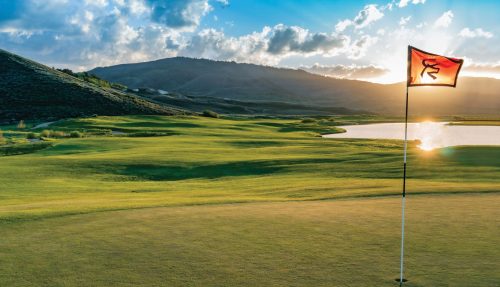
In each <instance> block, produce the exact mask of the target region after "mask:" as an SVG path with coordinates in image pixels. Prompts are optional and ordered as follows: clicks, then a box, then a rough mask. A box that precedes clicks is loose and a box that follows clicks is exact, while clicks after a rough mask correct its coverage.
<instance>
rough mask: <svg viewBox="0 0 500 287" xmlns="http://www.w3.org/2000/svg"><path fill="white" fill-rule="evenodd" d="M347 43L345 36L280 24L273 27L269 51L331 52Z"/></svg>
mask: <svg viewBox="0 0 500 287" xmlns="http://www.w3.org/2000/svg"><path fill="white" fill-rule="evenodd" d="M345 44H346V37H345V36H339V35H327V34H325V33H310V32H309V31H308V30H306V29H303V28H301V27H296V26H292V27H287V26H284V25H282V24H280V25H277V26H275V27H274V28H273V33H272V36H271V37H270V39H269V43H268V48H267V52H269V53H271V54H283V53H287V52H299V53H300V52H302V53H314V52H325V53H329V52H330V51H332V50H334V49H336V48H342V47H344V46H345Z"/></svg>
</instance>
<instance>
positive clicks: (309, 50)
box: [180, 24, 350, 65]
mask: <svg viewBox="0 0 500 287" xmlns="http://www.w3.org/2000/svg"><path fill="white" fill-rule="evenodd" d="M349 41H350V39H349V38H348V37H347V36H344V35H337V34H325V33H311V32H310V31H309V30H307V29H303V28H301V27H297V26H291V27H289V26H285V25H283V24H279V25H276V26H274V27H272V28H271V27H264V28H263V29H262V31H261V32H254V33H251V34H249V35H245V36H240V37H228V36H226V35H225V34H224V33H223V32H222V31H217V30H215V29H204V30H202V31H200V32H199V33H198V34H196V35H194V36H193V37H192V38H191V39H190V40H189V42H188V44H187V45H186V46H185V47H184V48H183V49H182V50H181V51H180V55H183V56H189V57H201V58H209V59H216V60H228V61H237V62H247V63H248V62H250V63H257V64H268V65H274V64H277V63H279V61H280V60H281V59H283V58H285V57H288V56H290V55H303V56H307V55H314V54H322V55H337V54H340V53H346V51H348V49H347V45H348V44H349Z"/></svg>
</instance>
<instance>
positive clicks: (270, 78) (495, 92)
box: [91, 57, 500, 115]
mask: <svg viewBox="0 0 500 287" xmlns="http://www.w3.org/2000/svg"><path fill="white" fill-rule="evenodd" d="M91 72H92V73H95V74H96V75H98V76H100V77H102V78H104V79H106V80H109V81H112V82H118V83H121V84H124V85H127V86H129V87H131V88H140V87H150V88H154V89H162V90H165V91H169V92H180V93H183V94H187V95H190V96H198V97H217V98H225V99H231V100H239V101H245V102H286V103H293V104H301V105H306V106H328V107H337V108H341V107H342V108H347V109H354V110H368V111H371V112H376V113H383V114H392V115H402V114H403V112H404V97H405V85H404V84H403V83H399V84H391V85H381V84H375V83H369V82H363V81H354V80H342V79H334V78H329V77H323V76H320V75H313V74H310V73H307V72H305V71H302V70H292V69H281V68H273V67H266V66H258V65H252V64H238V63H235V62H221V61H211V60H203V59H191V58H183V57H176V58H167V59H162V60H157V61H152V62H145V63H137V64H124V65H117V66H111V67H104V68H103V67H100V68H96V69H94V70H92V71H91ZM499 91H500V80H495V79H488V78H460V80H459V82H458V86H457V88H456V89H452V88H443V87H435V88H412V89H411V91H410V96H411V112H412V113H414V114H420V115H454V114H499V113H500V112H499V111H500V92H499Z"/></svg>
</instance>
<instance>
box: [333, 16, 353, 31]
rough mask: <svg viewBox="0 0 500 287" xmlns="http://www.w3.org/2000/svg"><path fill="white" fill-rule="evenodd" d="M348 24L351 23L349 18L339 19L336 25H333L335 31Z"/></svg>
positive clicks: (342, 29)
mask: <svg viewBox="0 0 500 287" xmlns="http://www.w3.org/2000/svg"><path fill="white" fill-rule="evenodd" d="M350 25H352V21H351V20H349V19H345V20H342V21H339V22H338V23H337V25H335V30H336V31H337V32H343V31H344V30H345V29H346V28H347V27H349V26H350Z"/></svg>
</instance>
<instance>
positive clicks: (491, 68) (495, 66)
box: [464, 62, 500, 76]
mask: <svg viewBox="0 0 500 287" xmlns="http://www.w3.org/2000/svg"><path fill="white" fill-rule="evenodd" d="M466 63H467V62H466ZM464 71H465V72H474V73H480V74H497V75H499V76H500V62H498V63H491V64H487V63H473V64H469V65H466V66H465V67H464Z"/></svg>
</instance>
